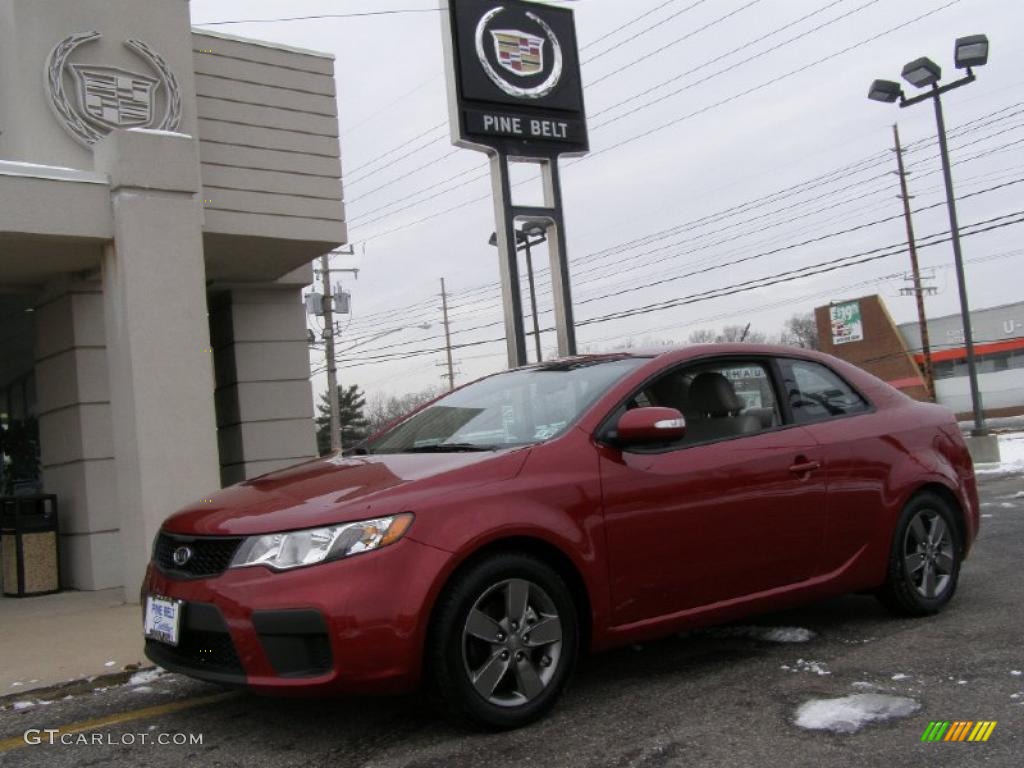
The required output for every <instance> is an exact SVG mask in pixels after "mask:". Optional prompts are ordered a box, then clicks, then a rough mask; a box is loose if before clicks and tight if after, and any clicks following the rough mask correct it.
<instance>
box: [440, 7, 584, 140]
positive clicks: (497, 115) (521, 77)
mask: <svg viewBox="0 0 1024 768" xmlns="http://www.w3.org/2000/svg"><path fill="white" fill-rule="evenodd" d="M447 5H448V7H447V8H446V9H445V12H446V15H445V19H444V23H445V27H446V46H447V49H446V60H447V64H448V78H449V103H450V106H451V111H452V120H451V124H452V134H453V135H452V138H453V141H454V142H455V143H456V144H458V145H459V146H464V147H470V148H473V149H491V150H499V151H504V152H506V153H510V154H515V155H518V156H526V157H529V156H550V155H561V154H583V153H585V152H586V151H587V150H588V148H589V142H588V136H587V124H586V113H585V110H584V104H583V87H582V81H581V79H580V63H579V54H578V52H577V46H576V28H575V22H574V19H573V13H572V11H571V10H570V9H567V8H556V7H552V6H547V5H540V4H537V3H527V2H520V1H519V0H506V1H505V2H501V0H448V4H447Z"/></svg>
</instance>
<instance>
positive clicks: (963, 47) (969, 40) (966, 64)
mask: <svg viewBox="0 0 1024 768" xmlns="http://www.w3.org/2000/svg"><path fill="white" fill-rule="evenodd" d="M955 49H956V53H955V55H954V61H955V62H956V68H957V69H970V68H971V67H983V66H985V65H986V64H988V38H987V37H985V35H968V36H967V37H961V38H958V39H957V41H956V46H955Z"/></svg>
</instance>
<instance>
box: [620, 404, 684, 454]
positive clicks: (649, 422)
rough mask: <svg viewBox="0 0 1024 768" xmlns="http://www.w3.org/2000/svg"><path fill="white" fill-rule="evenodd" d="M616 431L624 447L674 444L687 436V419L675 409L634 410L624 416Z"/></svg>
mask: <svg viewBox="0 0 1024 768" xmlns="http://www.w3.org/2000/svg"><path fill="white" fill-rule="evenodd" d="M615 431H616V433H617V435H616V437H617V439H618V442H619V443H621V444H623V445H643V444H644V443H665V442H672V441H673V440H681V439H682V438H683V437H684V436H685V435H686V419H684V418H683V414H681V413H680V412H679V411H677V410H676V409H675V408H654V407H651V408H633V409H632V410H629V411H626V412H625V413H624V414H622V417H621V418H620V419H619V423H618V425H616V427H615Z"/></svg>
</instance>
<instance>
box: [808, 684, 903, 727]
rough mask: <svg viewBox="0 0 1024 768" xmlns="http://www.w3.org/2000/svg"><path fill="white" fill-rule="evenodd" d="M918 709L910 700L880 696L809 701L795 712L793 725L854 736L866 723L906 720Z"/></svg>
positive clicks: (873, 694)
mask: <svg viewBox="0 0 1024 768" xmlns="http://www.w3.org/2000/svg"><path fill="white" fill-rule="evenodd" d="M920 708H921V705H920V704H918V703H917V702H916V701H914V700H913V699H908V698H905V697H903V696H887V695H885V694H881V693H854V694H851V695H850V696H843V697H842V698H838V699H812V700H811V701H808V702H805V703H803V704H801V705H800V707H799V708H798V709H797V711H796V721H795V722H796V724H797V725H798V726H799V727H801V728H807V729H808V730H812V731H831V732H832V733H854V732H856V731H859V730H860V729H861V728H863V727H864V726H865V725H867V724H868V723H874V722H882V721H885V720H892V719H894V718H897V717H907V716H908V715H911V714H913V713H914V712H916V711H917V710H919V709H920Z"/></svg>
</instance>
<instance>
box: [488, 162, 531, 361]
mask: <svg viewBox="0 0 1024 768" xmlns="http://www.w3.org/2000/svg"><path fill="white" fill-rule="evenodd" d="M491 185H492V187H493V189H494V224H495V228H494V231H495V233H497V235H498V243H497V245H498V268H499V271H500V273H501V304H502V308H503V309H504V314H505V344H506V347H507V350H508V367H509V368H518V367H519V366H521V365H526V331H525V329H524V327H523V297H522V294H521V293H520V290H519V256H518V251H517V250H516V231H515V230H516V218H515V211H514V209H513V206H512V186H511V184H510V183H509V172H508V155H506V154H505V153H504V152H495V153H493V154H492V155H491Z"/></svg>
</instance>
